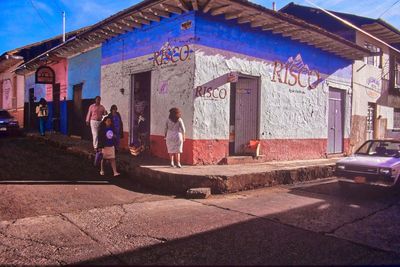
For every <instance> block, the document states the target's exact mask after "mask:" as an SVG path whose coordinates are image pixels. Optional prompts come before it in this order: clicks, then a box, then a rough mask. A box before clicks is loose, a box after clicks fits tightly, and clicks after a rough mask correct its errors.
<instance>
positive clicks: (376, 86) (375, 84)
mask: <svg viewBox="0 0 400 267" xmlns="http://www.w3.org/2000/svg"><path fill="white" fill-rule="evenodd" d="M367 86H369V87H370V88H371V89H373V90H376V91H379V90H380V89H381V82H380V81H379V80H378V79H377V78H375V77H369V78H368V79H367Z"/></svg>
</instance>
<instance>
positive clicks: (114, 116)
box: [108, 105, 124, 151]
mask: <svg viewBox="0 0 400 267" xmlns="http://www.w3.org/2000/svg"><path fill="white" fill-rule="evenodd" d="M108 117H110V118H111V120H112V122H113V125H114V130H115V149H116V150H117V151H118V149H119V145H120V139H122V138H124V125H123V123H122V118H121V114H119V112H118V108H117V105H112V106H111V109H110V113H109V114H108Z"/></svg>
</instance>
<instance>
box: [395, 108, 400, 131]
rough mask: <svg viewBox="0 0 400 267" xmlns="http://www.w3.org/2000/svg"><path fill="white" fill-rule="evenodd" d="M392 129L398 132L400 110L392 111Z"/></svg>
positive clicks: (399, 127)
mask: <svg viewBox="0 0 400 267" xmlns="http://www.w3.org/2000/svg"><path fill="white" fill-rule="evenodd" d="M393 129H396V130H400V109H399V108H395V109H394V111H393Z"/></svg>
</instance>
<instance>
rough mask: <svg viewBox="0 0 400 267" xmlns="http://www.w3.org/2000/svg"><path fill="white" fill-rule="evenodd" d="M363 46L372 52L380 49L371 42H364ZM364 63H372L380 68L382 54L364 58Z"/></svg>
mask: <svg viewBox="0 0 400 267" xmlns="http://www.w3.org/2000/svg"><path fill="white" fill-rule="evenodd" d="M364 47H365V48H367V49H368V50H369V51H371V52H374V53H380V52H381V49H380V48H379V47H377V46H375V45H373V44H371V43H368V42H365V43H364ZM365 63H367V64H368V65H372V66H375V67H378V68H382V56H381V55H375V56H370V57H366V58H365Z"/></svg>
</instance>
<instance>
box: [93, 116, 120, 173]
mask: <svg viewBox="0 0 400 267" xmlns="http://www.w3.org/2000/svg"><path fill="white" fill-rule="evenodd" d="M116 135H117V134H116V132H115V129H114V125H113V121H112V119H111V117H110V116H107V117H106V118H104V120H103V121H102V122H101V123H100V127H99V144H98V145H99V148H101V149H102V153H103V159H102V160H101V163H100V166H101V167H100V168H101V169H100V175H104V161H105V160H109V161H110V162H111V167H112V170H113V173H114V176H119V175H120V174H119V173H118V172H117V164H116V162H115V140H116Z"/></svg>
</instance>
